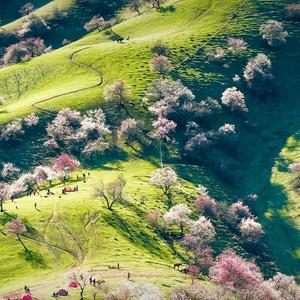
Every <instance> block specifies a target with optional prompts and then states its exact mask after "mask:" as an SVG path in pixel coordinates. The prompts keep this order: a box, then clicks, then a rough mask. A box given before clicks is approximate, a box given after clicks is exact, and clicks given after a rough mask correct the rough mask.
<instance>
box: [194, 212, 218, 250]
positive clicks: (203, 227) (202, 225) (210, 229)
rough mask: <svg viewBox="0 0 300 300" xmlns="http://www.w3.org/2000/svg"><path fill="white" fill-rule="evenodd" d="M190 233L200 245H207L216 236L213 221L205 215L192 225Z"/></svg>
mask: <svg viewBox="0 0 300 300" xmlns="http://www.w3.org/2000/svg"><path fill="white" fill-rule="evenodd" d="M189 233H190V235H191V236H193V237H195V238H196V239H197V242H198V244H199V245H200V246H205V245H207V244H209V243H210V242H212V241H213V240H214V238H215V235H216V231H215V228H214V226H213V224H212V223H211V221H210V220H209V219H207V218H205V217H203V216H202V217H200V218H199V220H198V221H194V222H192V223H191V225H190V231H189Z"/></svg>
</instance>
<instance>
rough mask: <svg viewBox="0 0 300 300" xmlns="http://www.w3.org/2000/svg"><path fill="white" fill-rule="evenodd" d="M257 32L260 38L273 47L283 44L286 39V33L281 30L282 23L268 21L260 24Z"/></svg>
mask: <svg viewBox="0 0 300 300" xmlns="http://www.w3.org/2000/svg"><path fill="white" fill-rule="evenodd" d="M259 32H260V34H261V36H262V38H263V39H264V40H266V41H267V43H268V44H269V45H270V46H273V47H277V46H280V45H282V44H284V43H285V42H286V38H287V37H288V33H287V31H284V30H283V26H282V23H281V22H278V21H274V20H268V21H267V22H266V23H264V24H262V25H261V26H260V28H259Z"/></svg>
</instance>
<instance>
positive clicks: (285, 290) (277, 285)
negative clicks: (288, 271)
mask: <svg viewBox="0 0 300 300" xmlns="http://www.w3.org/2000/svg"><path fill="white" fill-rule="evenodd" d="M269 283H270V284H271V285H272V287H273V288H274V289H275V290H277V291H278V292H279V294H280V297H278V299H284V300H297V299H300V286H299V285H298V284H297V283H296V280H295V277H294V276H287V275H284V274H282V273H277V274H276V275H275V276H273V277H272V278H271V279H269Z"/></svg>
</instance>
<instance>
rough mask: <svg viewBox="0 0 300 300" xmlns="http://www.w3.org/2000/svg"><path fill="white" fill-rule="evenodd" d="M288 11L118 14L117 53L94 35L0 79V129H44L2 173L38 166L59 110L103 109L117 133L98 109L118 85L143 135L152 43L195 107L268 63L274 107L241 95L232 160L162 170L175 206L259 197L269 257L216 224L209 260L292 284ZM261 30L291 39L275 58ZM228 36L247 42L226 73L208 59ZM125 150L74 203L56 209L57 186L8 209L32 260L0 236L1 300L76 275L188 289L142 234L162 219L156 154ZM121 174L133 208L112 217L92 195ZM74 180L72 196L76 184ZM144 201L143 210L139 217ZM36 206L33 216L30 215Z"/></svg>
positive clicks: (227, 7) (198, 9) (214, 155)
mask: <svg viewBox="0 0 300 300" xmlns="http://www.w3.org/2000/svg"><path fill="white" fill-rule="evenodd" d="M54 2H57V3H58V2H59V0H56V1H52V2H50V3H49V4H47V5H45V6H43V7H41V8H40V9H39V10H38V14H41V16H46V15H49V14H50V13H51V11H53V7H54V6H55V5H57V3H54ZM71 2H72V1H65V0H61V3H62V4H61V5H62V6H64V5H66V9H67V7H68V5H72V4H71ZM287 2H293V1H285V0H260V1H256V0H227V1H222V0H203V1H198V0H179V1H175V0H174V1H168V2H167V3H166V4H165V5H164V8H165V9H163V10H161V11H158V10H155V9H144V10H143V12H142V13H141V14H136V13H133V12H130V11H129V10H128V9H127V8H126V7H125V8H124V9H123V10H122V11H121V12H120V15H119V16H120V19H122V21H121V22H120V23H119V24H118V25H116V26H114V27H113V28H112V31H113V33H114V34H117V35H120V36H122V37H124V38H125V42H124V43H121V44H120V43H117V42H116V41H113V40H112V39H111V33H110V31H109V30H106V31H102V32H100V33H99V32H96V31H95V32H92V33H90V34H87V35H86V36H84V37H83V38H81V39H79V40H78V41H76V42H74V43H72V44H70V45H68V46H65V47H62V48H59V49H57V50H55V51H53V52H52V53H50V54H47V55H43V56H41V57H38V58H35V59H33V60H31V61H29V62H26V63H20V64H17V65H14V66H10V67H7V68H4V69H1V70H0V95H3V96H4V98H5V99H6V100H7V102H6V104H5V105H4V106H3V107H1V108H0V123H1V124H5V123H7V122H9V121H11V120H13V119H15V118H20V117H23V116H25V115H27V114H29V113H31V112H36V113H37V114H39V116H40V117H41V119H42V125H41V126H40V127H39V128H38V129H36V130H34V131H32V132H31V133H30V134H28V136H26V141H25V142H24V143H23V144H21V145H20V146H18V147H16V148H15V149H14V151H9V150H8V149H5V150H4V151H0V161H14V162H15V163H16V164H17V165H19V166H22V167H23V168H24V169H30V168H31V167H32V166H33V165H36V164H38V163H40V162H43V159H44V155H45V153H44V149H43V148H42V146H41V142H40V138H41V136H42V134H43V133H44V131H43V128H42V127H43V126H44V125H45V122H46V121H48V120H49V119H51V118H52V115H53V113H54V112H57V111H58V110H60V109H61V108H63V107H71V108H75V109H78V110H82V111H84V110H86V109H90V108H96V107H102V108H104V110H106V112H107V115H108V119H109V121H110V122H111V123H114V122H115V123H118V121H119V120H118V117H119V116H118V114H116V113H115V112H114V111H111V110H110V109H109V108H107V104H106V103H105V101H104V97H103V91H104V88H105V87H106V86H107V85H109V84H111V83H113V82H115V81H116V80H118V79H123V80H125V81H126V82H127V84H128V86H129V88H130V90H131V93H132V99H131V103H130V107H129V109H130V112H131V114H132V115H133V116H134V117H136V118H139V119H144V120H145V122H146V123H148V122H149V115H148V114H147V112H146V111H145V110H144V108H143V105H142V97H143V95H144V92H145V90H146V88H147V86H148V84H149V83H150V82H151V81H152V80H153V79H154V78H158V75H157V74H155V73H154V72H152V71H150V68H149V60H150V59H151V57H152V56H153V53H152V52H151V51H150V48H151V46H152V45H153V44H154V43H155V42H156V41H158V40H162V41H163V42H165V43H166V44H167V45H168V46H169V47H170V49H171V54H170V59H171V61H172V64H173V66H174V70H173V72H172V74H171V76H172V78H174V79H180V80H182V81H183V83H184V84H185V85H187V86H188V87H189V88H190V89H191V90H192V91H193V92H194V93H195V95H196V97H197V99H199V100H200V99H204V97H206V96H212V97H214V98H216V99H220V97H221V94H222V91H223V90H224V89H226V88H227V87H229V86H232V85H234V83H233V81H232V78H233V76H234V75H235V74H239V75H242V69H243V67H244V65H245V64H246V62H247V60H248V58H249V57H253V56H254V55H255V54H256V53H259V52H264V53H266V54H268V55H269V56H270V58H271V59H272V62H273V74H274V76H275V79H276V82H277V84H278V87H277V91H276V95H273V96H272V97H268V98H265V97H259V96H256V95H253V94H252V93H250V92H249V91H247V89H246V88H245V87H244V86H243V84H242V83H239V88H240V89H242V90H243V91H244V92H245V95H246V101H247V105H248V107H249V114H248V120H249V123H251V124H254V126H253V127H251V129H249V128H248V127H247V126H246V125H245V123H243V122H242V121H240V123H239V124H238V126H237V127H238V131H239V140H238V143H237V144H236V147H235V149H234V151H233V150H232V151H227V152H226V151H222V150H212V151H211V153H210V154H209V155H208V157H209V158H210V159H211V160H207V161H209V162H211V161H212V160H214V161H215V167H214V168H213V166H212V164H211V163H209V164H208V163H206V161H201V162H200V163H199V164H200V165H201V166H200V167H198V166H195V165H194V163H193V162H186V161H185V162H184V164H183V163H182V161H180V162H179V161H178V160H175V159H174V158H173V157H172V158H169V162H170V163H172V166H173V167H174V169H176V171H177V172H178V174H179V176H180V177H181V181H182V183H183V186H182V187H181V188H180V189H179V190H178V194H177V196H176V202H177V203H182V202H187V203H191V201H192V199H191V198H190V197H189V196H187V195H188V193H191V192H193V189H194V187H195V185H197V184H199V183H203V184H204V185H206V186H207V187H208V188H209V191H210V192H211V193H212V195H213V196H214V197H215V198H216V199H217V200H219V201H223V200H226V201H228V202H234V201H236V199H238V198H242V197H245V196H246V195H248V194H250V193H256V194H257V195H258V200H257V201H256V202H255V203H254V204H253V209H254V211H255V213H256V214H257V215H258V219H259V221H260V222H261V223H262V224H263V226H264V229H265V231H266V240H267V244H268V257H267V258H265V257H264V258H261V257H259V256H257V257H255V256H249V254H248V253H246V251H245V250H244V249H243V248H242V247H241V246H240V245H239V243H238V241H237V239H238V237H237V236H235V235H234V234H232V233H230V232H229V231H228V228H226V227H225V226H224V225H223V224H215V225H216V227H217V231H218V238H217V242H216V245H215V248H216V250H217V252H218V251H221V250H222V249H224V248H226V247H228V246H230V247H232V248H234V249H236V250H237V251H238V252H239V253H241V254H243V255H244V256H245V257H251V258H253V259H256V261H257V262H258V263H259V264H260V266H261V267H262V268H263V269H264V271H266V273H267V269H268V268H269V266H270V265H271V264H272V261H274V262H275V264H276V265H277V266H278V269H279V270H281V271H283V272H285V273H288V274H293V275H298V276H299V270H300V239H299V236H300V235H299V229H300V223H299V211H300V207H299V193H297V192H296V191H295V190H294V189H293V187H292V185H291V182H290V181H291V177H292V175H291V174H289V173H287V165H288V164H289V163H291V162H299V118H298V115H299V101H298V99H299V92H298V87H299V84H300V82H299V81H300V78H299V75H298V69H299V65H300V57H299V54H298V49H299V48H300V44H299V43H300V41H299V39H297V37H298V36H299V27H297V24H296V25H295V24H294V23H291V22H289V21H287V20H284V19H283V7H284V5H285V4H286V3H287ZM269 18H274V19H276V20H284V22H285V28H286V29H287V30H288V31H289V33H290V37H289V39H288V43H287V45H285V46H284V47H283V48H281V49H278V50H274V49H271V48H268V47H267V46H266V45H265V44H264V43H263V42H262V41H261V39H260V38H259V36H258V28H259V26H260V25H261V24H262V23H263V22H264V21H265V20H267V19H269ZM8 21H9V20H8ZM8 21H7V22H8ZM19 22H22V20H20V19H19V20H16V21H15V22H12V23H10V24H7V25H6V27H7V28H13V27H14V26H16V24H19ZM232 36H233V37H241V38H243V39H245V40H246V41H247V42H248V43H249V47H248V50H247V51H246V52H245V53H244V54H243V55H241V56H238V57H234V56H231V55H228V56H227V57H226V65H222V66H221V65H215V64H212V63H209V62H208V61H207V56H206V54H205V53H206V52H207V51H209V50H211V49H215V48H216V47H224V48H226V45H227V38H228V37H232ZM128 37H129V39H127V38H128ZM62 38H63V37H62V36H60V37H59V39H60V40H61V39H62ZM229 118H230V117H229ZM226 122H228V120H226ZM229 122H230V120H229ZM37 137H38V142H35V139H36V138H37ZM123 150H124V151H123V152H122V155H123V156H122V157H120V158H111V157H105V162H103V161H102V162H97V163H95V165H88V166H86V165H84V168H85V169H83V170H82V172H91V177H90V178H89V179H88V181H87V183H83V182H79V183H78V184H79V192H78V193H74V194H72V195H71V194H68V195H67V196H62V197H61V198H60V197H59V196H58V193H59V192H60V190H61V188H62V186H60V185H58V186H57V187H55V189H54V192H55V194H56V195H54V196H53V197H50V198H44V197H39V196H35V197H33V196H32V197H23V198H20V199H18V200H16V203H7V205H6V208H7V213H8V214H9V215H15V214H18V215H19V216H20V217H21V218H22V219H26V220H27V222H28V223H27V224H28V225H29V226H30V227H32V228H34V229H35V231H34V232H32V233H30V234H27V236H26V238H25V239H24V241H25V243H26V245H28V247H29V248H30V249H32V250H33V251H34V253H35V254H36V256H33V257H24V256H22V251H21V246H20V245H19V244H18V243H17V242H16V241H15V240H14V238H7V237H5V236H2V235H1V236H0V253H1V255H0V266H1V267H0V295H3V294H4V293H6V292H8V291H11V290H14V289H19V288H20V286H22V285H24V284H25V283H26V284H29V285H30V286H32V287H33V291H34V292H35V293H36V295H41V296H42V295H44V292H45V291H46V292H47V293H48V294H52V292H53V289H54V288H56V287H58V286H59V285H60V284H61V282H62V280H61V277H65V276H66V274H67V273H68V272H69V271H70V270H72V269H73V268H75V267H80V268H83V269H88V270H91V269H92V270H94V271H95V273H96V274H100V275H101V277H102V278H104V280H107V281H113V280H114V278H115V277H116V276H117V277H118V278H120V279H121V278H124V279H126V274H127V273H126V272H127V271H129V270H130V271H132V274H133V276H134V279H135V278H137V279H144V278H153V281H155V282H156V283H158V284H159V286H160V287H161V288H162V289H163V290H164V292H165V293H166V294H167V293H168V290H169V288H170V287H172V286H174V282H176V283H179V284H180V283H184V282H187V281H188V280H189V278H187V276H185V275H182V274H181V273H179V272H178V271H174V270H173V269H172V264H173V263H174V262H177V261H178V260H180V259H181V257H180V255H181V254H182V253H180V252H179V253H178V252H177V251H180V250H179V248H178V249H177V248H176V247H175V249H174V248H173V247H172V245H170V244H168V243H167V242H166V241H165V240H164V239H163V238H162V237H161V236H159V235H158V234H156V233H154V232H153V230H152V229H151V228H150V227H149V224H148V223H147V222H145V216H146V214H147V212H149V211H150V210H151V209H154V208H162V209H164V210H165V209H166V208H165V207H164V204H163V201H162V195H161V194H160V192H159V191H158V190H156V189H154V188H153V187H151V186H150V185H149V184H148V176H149V174H150V173H151V171H152V170H153V169H154V168H156V167H157V166H158V164H157V161H158V159H157V157H158V150H157V149H153V148H151V149H150V150H149V151H148V152H147V153H146V154H145V153H138V152H137V153H134V155H133V154H132V150H130V151H129V150H128V149H123ZM228 152H229V153H228ZM141 156H143V158H142V159H141ZM228 158H230V159H231V160H230V163H229V170H230V172H229V173H228V174H229V175H230V176H229V175H228V174H227V175H226V176H225V177H226V178H224V176H223V177H222V176H221V174H219V171H218V170H219V169H218V168H217V167H218V166H219V165H220V164H221V163H222V162H223V161H224V160H227V159H228ZM166 160H167V161H168V159H166ZM233 160H234V162H232V161H233ZM231 162H232V163H231ZM216 166H217V167H216ZM120 172H121V173H124V175H125V177H126V179H127V182H128V186H127V190H126V192H127V194H128V196H129V198H130V203H131V204H130V205H128V206H125V207H124V206H122V205H119V206H118V207H117V209H116V213H114V214H112V213H111V212H109V211H108V210H107V209H105V207H104V203H103V202H101V201H100V200H99V199H96V198H95V196H94V194H93V191H94V187H95V186H96V185H97V184H98V183H99V182H100V181H101V180H104V181H107V180H110V179H112V178H113V177H114V176H116V175H117V174H118V173H120ZM72 176H73V179H74V183H72V184H75V182H76V180H75V176H76V175H75V174H73V175H72ZM229 177H230V178H229ZM144 196H145V197H146V199H145V205H141V204H140V200H141V199H142V197H144ZM35 202H37V203H38V208H39V210H40V211H37V210H35V209H34V203H35ZM16 205H17V207H18V209H17V208H16ZM6 217H7V215H4V216H2V219H1V220H2V221H3V219H5V218H6ZM117 262H120V264H121V270H120V271H117V270H110V269H108V267H107V266H108V265H115V264H116V263H117ZM270 269H271V267H270ZM5 274H10V276H9V277H8V276H7V275H5ZM37 278H39V280H37ZM49 282H51V283H49Z"/></svg>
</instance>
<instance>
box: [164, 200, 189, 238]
mask: <svg viewBox="0 0 300 300" xmlns="http://www.w3.org/2000/svg"><path fill="white" fill-rule="evenodd" d="M191 213H192V210H191V209H190V208H189V207H188V206H187V205H186V204H177V205H175V206H173V207H171V208H170V210H169V211H168V212H166V213H165V214H164V216H163V218H164V221H165V223H166V224H167V225H172V224H175V225H177V226H179V228H180V230H181V234H183V231H184V226H185V225H187V224H189V223H190V222H191V220H190V218H189V216H190V215H191Z"/></svg>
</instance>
